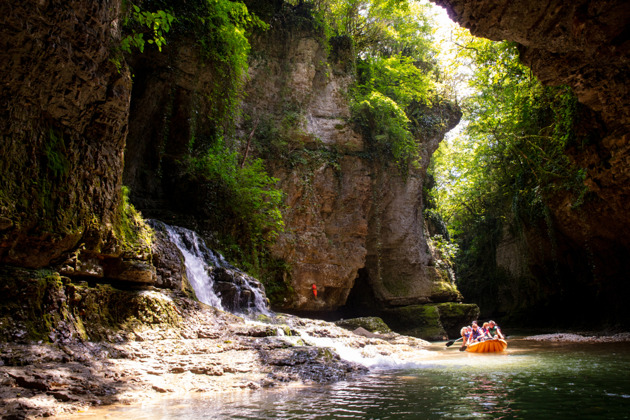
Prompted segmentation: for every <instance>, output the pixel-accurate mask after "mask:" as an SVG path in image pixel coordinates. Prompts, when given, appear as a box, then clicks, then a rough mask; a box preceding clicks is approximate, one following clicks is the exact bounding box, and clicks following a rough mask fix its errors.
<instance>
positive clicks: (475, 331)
mask: <svg viewBox="0 0 630 420" xmlns="http://www.w3.org/2000/svg"><path fill="white" fill-rule="evenodd" d="M470 334H471V336H472V339H473V340H476V339H478V338H479V337H481V336H482V335H483V333H482V332H481V328H477V329H474V328H473V329H472V332H471V333H470Z"/></svg>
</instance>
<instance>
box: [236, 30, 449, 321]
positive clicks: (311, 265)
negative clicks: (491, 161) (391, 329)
mask: <svg viewBox="0 0 630 420" xmlns="http://www.w3.org/2000/svg"><path fill="white" fill-rule="evenodd" d="M332 46H333V48H332V52H331V53H330V55H329V54H328V52H327V51H326V49H325V48H324V46H323V45H322V44H321V42H319V41H318V40H317V38H316V36H315V35H314V33H313V31H310V32H309V31H303V30H293V31H285V32H275V33H267V34H265V35H264V37H262V38H260V39H258V40H257V44H256V45H255V50H256V52H257V54H256V56H255V57H256V58H257V59H255V60H254V61H253V63H252V66H251V71H250V76H251V81H250V82H249V84H248V94H247V96H246V100H245V105H244V110H245V115H250V116H251V118H252V119H253V120H256V119H258V120H259V123H258V126H257V127H258V128H256V129H258V130H260V128H259V127H260V126H261V125H262V124H265V125H271V126H273V127H281V128H280V129H279V130H278V133H279V135H283V136H284V138H285V141H286V143H287V144H286V145H285V146H283V148H278V149H277V152H276V153H284V154H285V155H284V156H275V155H272V156H268V155H267V157H266V158H267V162H268V164H269V167H270V168H272V169H271V171H272V174H273V175H274V176H275V177H277V178H279V180H280V186H281V188H282V190H283V191H284V192H285V193H286V200H285V203H286V210H285V211H284V217H285V223H286V230H285V232H284V233H282V234H281V235H280V237H279V239H278V241H277V242H276V243H275V244H274V245H273V247H272V251H273V253H274V255H275V256H276V257H278V258H280V259H282V260H285V261H287V262H288V264H289V265H290V267H291V269H290V284H291V286H292V288H293V291H294V292H295V293H294V297H293V299H292V300H287V301H286V302H285V305H284V307H285V309H294V310H308V311H330V310H335V309H337V308H339V307H341V306H344V305H345V304H346V303H347V299H348V296H349V294H350V292H351V290H352V289H353V288H354V287H355V286H356V285H357V283H356V280H357V278H358V277H359V272H360V271H361V273H362V274H361V281H360V285H359V287H360V288H362V289H365V291H366V293H365V295H364V298H362V299H360V300H356V303H357V304H361V305H363V306H364V307H368V306H372V307H373V308H376V307H379V308H381V307H388V306H392V305H394V306H400V305H409V304H418V303H428V302H440V301H453V300H461V295H460V294H459V292H458V291H457V290H456V289H455V288H454V286H452V284H451V281H452V279H449V277H448V274H447V273H446V271H445V270H444V268H437V267H436V266H435V261H434V255H435V254H434V253H433V252H432V250H431V249H430V247H429V245H428V244H427V236H428V233H427V230H426V227H425V224H424V218H423V215H422V207H423V203H422V186H423V183H424V178H425V174H426V167H427V165H428V163H429V158H430V156H431V154H432V153H433V152H434V151H435V150H436V148H437V146H438V143H439V141H440V140H441V139H442V138H443V136H444V133H445V132H446V131H447V130H449V129H450V128H452V127H453V126H454V125H455V124H456V123H457V121H459V118H460V116H461V114H460V112H459V110H458V109H456V108H455V107H452V106H450V105H448V104H443V103H442V104H435V105H434V106H433V107H426V108H424V109H422V112H421V113H420V114H422V115H424V117H425V120H426V121H433V123H427V124H426V127H424V128H423V129H421V130H419V132H418V137H419V138H420V141H421V148H422V160H421V167H420V168H416V169H413V168H412V169H410V171H409V173H408V174H406V175H403V174H402V173H401V171H400V170H399V168H398V167H397V166H396V165H395V164H394V163H392V162H391V161H389V162H388V160H387V159H388V158H387V157H386V156H384V155H379V152H377V151H375V150H373V149H371V147H373V146H371V145H370V144H369V140H367V139H366V138H365V137H364V136H363V135H362V134H361V133H360V132H358V131H357V130H358V129H357V128H356V127H354V126H353V125H352V123H351V122H350V109H349V104H348V99H347V96H346V92H347V90H348V88H349V86H350V85H351V83H352V82H353V80H354V79H353V73H352V71H351V69H349V68H346V66H347V65H348V62H349V61H348V55H349V54H350V51H349V50H348V49H346V48H347V46H346V45H345V44H344V42H343V39H335V40H333V41H332ZM287 110H290V112H287ZM260 121H262V122H260ZM426 121H425V122H426ZM248 128H249V126H248ZM243 131H244V132H245V133H247V132H248V129H246V128H243ZM267 141H273V139H268V140H267ZM313 285H315V287H316V288H317V291H318V295H317V298H315V297H314V295H313V293H312V287H313ZM366 296H368V297H367V298H366Z"/></svg>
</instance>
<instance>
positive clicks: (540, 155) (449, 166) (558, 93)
mask: <svg viewBox="0 0 630 420" xmlns="http://www.w3.org/2000/svg"><path fill="white" fill-rule="evenodd" d="M460 46H461V47H462V49H461V51H460V54H461V55H462V56H463V57H464V58H467V59H469V61H470V62H471V63H472V68H473V74H472V75H471V77H470V79H469V85H470V87H471V88H472V92H473V94H472V95H470V96H469V97H468V98H467V99H466V100H465V102H464V104H463V108H464V114H465V118H466V120H467V125H466V127H465V128H464V130H463V131H462V132H461V133H459V135H458V136H457V137H456V138H451V139H449V140H448V141H445V142H443V143H442V145H441V146H440V149H438V152H437V153H436V154H435V155H434V159H433V167H432V171H433V174H434V176H435V179H436V183H437V188H436V189H435V190H434V191H433V192H432V194H433V195H434V198H435V199H436V202H437V204H438V209H439V211H440V213H441V215H442V216H443V218H444V220H445V221H446V223H447V225H448V228H449V231H450V233H451V235H452V237H453V238H454V240H455V241H456V242H457V244H458V245H459V247H460V252H459V254H458V257H457V266H458V280H459V283H460V290H461V291H462V292H463V293H464V294H466V295H467V296H468V297H470V298H473V299H475V298H476V299H480V300H479V302H481V300H485V301H486V302H488V301H494V302H495V304H496V302H497V301H498V293H499V289H500V286H499V285H500V284H502V283H505V282H506V281H507V280H506V279H507V277H506V275H507V273H506V272H505V271H504V270H501V269H499V268H498V267H497V266H496V262H495V260H494V258H495V257H494V256H495V255H496V247H497V245H498V243H499V242H500V240H501V238H502V236H503V235H504V232H505V231H506V229H507V230H510V231H511V232H513V234H514V233H516V232H517V231H518V230H519V229H520V228H522V227H523V226H547V230H548V233H549V235H551V236H552V235H553V227H552V223H553V222H552V220H551V218H550V214H549V210H548V207H547V203H548V201H549V200H550V199H552V198H554V197H556V196H557V195H558V194H562V195H563V196H566V197H572V198H573V200H574V205H576V206H577V205H579V204H580V202H581V200H582V199H583V197H584V192H585V187H584V185H583V179H584V171H583V170H581V169H580V168H577V167H576V166H575V165H574V164H572V162H571V161H570V160H569V158H568V157H567V156H566V155H565V150H566V148H567V146H568V145H569V144H570V143H571V142H574V141H575V131H574V129H573V127H574V124H575V118H576V100H575V96H574V95H573V93H572V92H571V90H570V89H569V88H567V87H563V86H560V87H545V86H542V85H541V84H540V82H539V81H538V80H536V78H534V77H533V76H532V74H531V72H530V70H529V69H528V68H526V67H525V66H523V65H522V64H521V63H520V62H519V60H518V51H517V50H516V47H515V46H514V45H512V44H510V43H506V42H501V43H496V42H491V41H488V40H484V39H475V38H472V37H465V38H463V39H460ZM552 242H553V238H552Z"/></svg>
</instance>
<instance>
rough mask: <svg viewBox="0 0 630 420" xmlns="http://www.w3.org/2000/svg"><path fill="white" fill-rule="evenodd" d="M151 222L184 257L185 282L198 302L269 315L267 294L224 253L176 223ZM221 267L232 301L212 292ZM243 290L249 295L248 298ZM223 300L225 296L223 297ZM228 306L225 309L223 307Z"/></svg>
mask: <svg viewBox="0 0 630 420" xmlns="http://www.w3.org/2000/svg"><path fill="white" fill-rule="evenodd" d="M151 223H152V224H153V225H156V226H159V227H161V228H163V230H164V231H166V233H167V234H168V237H169V240H170V241H171V242H172V243H173V244H175V246H177V248H178V249H179V250H180V252H181V253H182V255H183V256H184V263H185V265H186V274H187V276H188V281H189V282H190V285H191V286H192V288H193V289H194V291H195V294H196V295H197V299H199V300H200V301H201V302H203V303H205V304H208V305H210V306H214V307H215V308H218V309H221V310H228V309H230V310H232V311H234V312H236V313H238V314H241V315H257V314H264V315H268V316H272V315H273V313H272V312H271V311H270V310H269V307H268V303H267V297H266V296H265V294H264V291H263V289H262V285H261V284H260V282H258V281H257V280H256V279H254V278H252V277H250V276H248V275H247V274H245V273H244V272H242V271H240V270H238V269H237V268H235V267H233V266H232V265H230V264H229V263H228V262H227V261H226V260H225V258H224V257H223V255H221V254H219V253H218V252H215V251H213V250H211V249H210V248H208V247H207V246H206V243H205V242H204V240H203V239H202V238H201V237H200V236H199V235H197V233H195V232H194V231H192V230H190V229H186V228H183V227H179V226H169V225H167V224H166V223H163V222H160V221H157V220H153V221H151ZM217 268H220V269H223V270H225V271H226V272H228V273H229V277H231V278H232V279H233V281H234V282H233V287H234V288H236V291H235V292H234V295H233V296H234V299H235V302H226V301H225V300H223V301H222V300H221V294H220V293H218V294H217V293H216V292H215V277H214V275H215V270H216V269H217ZM245 293H249V294H251V298H247V295H245ZM241 298H243V301H247V307H241V304H242V302H241ZM224 299H225V297H224ZM226 306H227V308H226Z"/></svg>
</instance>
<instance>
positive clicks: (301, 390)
mask: <svg viewBox="0 0 630 420" xmlns="http://www.w3.org/2000/svg"><path fill="white" fill-rule="evenodd" d="M509 344H510V346H509V348H508V350H507V351H506V352H504V353H498V354H473V353H467V352H460V351H458V347H457V344H455V345H454V346H452V347H450V348H446V347H445V346H444V343H434V344H432V345H431V348H430V350H431V351H430V353H429V354H428V355H427V357H426V361H423V362H421V363H418V364H417V365H416V366H413V367H409V368H405V369H400V368H396V369H388V368H376V369H372V371H371V373H370V374H368V375H365V376H362V377H359V378H358V379H356V380H353V381H345V382H338V383H334V384H330V385H320V386H304V387H292V388H285V389H282V390H257V391H244V392H234V393H230V394H214V395H211V396H209V395H208V394H199V395H193V394H190V395H187V396H185V397H178V398H177V399H175V398H172V397H171V398H169V397H166V398H163V399H160V400H157V401H154V402H151V403H146V404H142V405H138V406H122V407H110V408H98V409H93V410H90V411H89V412H87V413H85V414H79V415H77V416H76V418H77V419H94V418H108V419H129V418H133V419H185V420H195V419H209V418H217V419H253V418H256V419H444V418H446V419H471V418H475V419H572V418H579V419H628V418H630V343H617V344H613V343H605V344H604V343H599V344H568V343H550V342H532V341H526V340H522V339H511V340H510V341H509Z"/></svg>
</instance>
